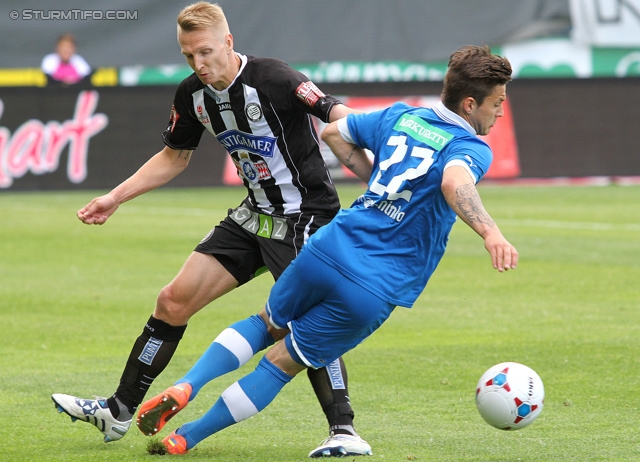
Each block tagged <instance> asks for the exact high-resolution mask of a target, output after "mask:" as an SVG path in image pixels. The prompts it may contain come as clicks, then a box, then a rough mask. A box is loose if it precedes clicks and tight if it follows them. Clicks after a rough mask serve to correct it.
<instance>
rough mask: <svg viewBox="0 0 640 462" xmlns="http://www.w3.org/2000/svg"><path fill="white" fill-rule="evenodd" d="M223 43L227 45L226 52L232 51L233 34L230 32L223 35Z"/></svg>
mask: <svg viewBox="0 0 640 462" xmlns="http://www.w3.org/2000/svg"><path fill="white" fill-rule="evenodd" d="M225 44H226V46H227V52H231V51H233V35H231V34H230V33H229V34H227V36H226V37H225Z"/></svg>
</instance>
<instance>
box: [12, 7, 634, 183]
mask: <svg viewBox="0 0 640 462" xmlns="http://www.w3.org/2000/svg"><path fill="white" fill-rule="evenodd" d="M189 3H192V2H191V1H181V0H178V1H175V0H172V1H169V0H126V1H125V0H110V1H109V2H106V1H99V0H94V1H79V0H56V1H54V2H51V1H43V0H39V1H38V0H21V1H18V0H4V1H3V2H2V5H0V30H2V32H3V39H2V42H1V43H2V45H0V193H1V192H2V191H8V190H32V189H79V188H80V189H88V188H110V187H112V186H113V185H115V184H117V183H118V182H119V181H121V180H122V179H124V178H126V177H127V176H129V175H130V174H131V173H132V172H133V171H134V170H135V169H136V168H137V167H138V166H139V165H141V164H142V163H143V162H144V161H146V159H148V158H149V157H150V156H151V155H153V154H155V152H157V151H159V150H160V149H162V146H163V145H162V140H161V137H160V134H161V132H162V130H163V129H164V127H165V126H166V124H167V122H168V118H169V111H170V108H171V102H172V99H173V93H174V91H175V88H176V86H177V84H178V83H179V82H180V81H181V80H182V79H183V78H185V77H186V76H188V75H189V74H190V73H191V70H190V69H189V68H188V66H186V64H185V62H184V59H183V57H182V55H181V54H180V49H179V46H178V44H177V41H176V21H175V20H176V16H177V14H178V12H179V11H180V9H182V8H183V7H184V6H186V5H188V4H189ZM218 3H219V4H220V5H221V6H222V7H223V9H224V10H225V13H226V15H227V19H228V21H229V25H230V29H231V32H232V34H233V36H234V40H235V49H236V51H238V52H240V53H243V54H251V55H255V56H270V57H277V58H280V59H283V60H285V61H287V62H288V63H289V64H290V65H291V66H293V67H294V68H296V69H298V70H300V71H301V72H304V73H305V74H306V75H307V76H309V78H310V79H312V80H313V81H314V82H315V83H316V84H318V85H319V86H320V87H321V89H322V90H324V91H325V92H326V93H331V94H334V95H336V96H339V97H340V98H341V99H343V101H344V102H345V103H346V104H348V105H351V106H354V107H358V108H361V109H364V110H374V109H377V108H380V107H383V106H386V105H388V104H390V103H392V102H393V101H396V100H401V99H402V100H405V101H407V102H409V103H410V104H416V105H430V104H433V103H434V102H436V101H437V100H438V95H439V93H440V88H441V81H442V78H443V75H444V72H445V70H446V63H447V60H448V57H449V55H450V54H451V52H453V51H454V50H455V49H457V48H458V47H460V46H462V45H467V44H475V45H482V44H487V45H489V46H490V47H491V48H492V50H493V51H494V52H496V53H499V54H502V55H504V56H506V57H507V58H508V59H509V60H510V61H511V64H512V66H513V70H514V81H513V82H511V83H510V84H509V86H508V90H507V94H508V98H509V99H508V104H507V107H506V109H507V113H506V114H505V117H504V118H503V119H501V120H500V123H499V124H498V125H496V127H494V129H493V130H492V133H491V134H490V135H489V137H487V142H489V144H490V145H491V146H492V148H493V150H494V153H495V155H496V159H495V161H494V165H493V166H492V171H491V172H490V175H488V177H489V178H490V179H494V180H496V181H513V180H519V181H522V180H523V179H533V178H535V179H540V178H547V179H549V178H553V179H557V178H566V179H570V180H571V181H574V182H584V181H595V182H605V183H611V182H619V183H620V182H635V181H636V178H637V177H639V176H640V156H638V155H637V153H638V152H640V137H639V136H638V135H637V131H638V130H637V128H638V124H639V121H640V0H518V1H513V0H340V1H339V0H323V1H312V0H261V1H259V2H256V1H249V0H220V1H219V2H218ZM63 34H71V35H72V38H73V40H75V53H76V54H77V55H78V56H80V57H82V59H83V60H84V62H85V63H87V67H88V68H89V69H88V71H87V72H81V71H74V70H73V69H67V71H68V74H69V75H71V77H70V79H69V78H67V77H64V76H63V75H62V74H64V72H63V71H62V70H58V71H51V69H52V66H54V64H52V63H55V62H57V61H56V59H58V58H56V57H55V56H54V54H55V51H56V47H57V41H58V39H59V38H60V37H61V36H62V35H63ZM47 55H50V56H48V57H47V59H48V60H49V61H48V64H47V65H46V66H45V59H44V58H45V57H46V56H47ZM55 72H58V74H55ZM318 129H322V126H321V124H318ZM325 154H326V159H327V162H328V163H329V164H330V168H331V169H332V173H333V174H334V177H335V178H336V179H338V180H341V179H344V180H349V175H348V173H346V172H345V171H344V170H343V169H341V167H340V166H339V165H337V164H335V161H334V160H333V158H332V156H331V154H330V153H325ZM193 162H194V163H195V164H196V165H197V167H196V168H193V167H192V168H190V169H187V172H185V173H184V174H183V175H181V176H180V177H179V178H177V179H176V180H174V181H173V182H172V183H171V185H173V186H202V185H223V184H226V185H234V184H238V179H237V176H236V175H235V173H234V167H233V165H232V164H231V165H230V163H228V161H227V160H226V156H225V153H224V151H223V150H222V148H221V147H220V146H219V145H218V144H217V143H216V141H215V140H214V139H213V137H212V136H210V135H208V134H204V136H203V138H202V143H201V146H200V148H199V149H198V150H197V155H195V156H194V160H193Z"/></svg>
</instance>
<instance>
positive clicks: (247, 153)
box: [52, 2, 371, 457]
mask: <svg viewBox="0 0 640 462" xmlns="http://www.w3.org/2000/svg"><path fill="white" fill-rule="evenodd" d="M178 42H179V44H180V47H181V50H182V53H183V55H184V56H185V58H186V59H187V62H188V63H189V65H190V66H191V67H192V69H193V70H194V74H192V75H191V76H190V77H187V78H186V79H185V80H184V81H183V82H182V83H181V84H180V86H179V87H178V90H177V91H176V95H175V98H174V102H173V108H172V111H171V117H170V121H169V123H168V126H167V128H166V129H165V131H164V133H163V139H164V142H165V144H166V146H165V148H164V149H163V150H162V151H160V152H159V153H157V154H156V155H155V156H153V157H152V158H151V159H150V160H149V161H148V162H147V163H146V164H145V165H143V166H142V167H141V168H140V169H139V170H138V171H137V172H136V173H135V174H134V175H132V176H131V177H130V178H129V179H127V180H125V181H124V182H123V183H121V184H120V185H119V186H117V187H116V188H114V189H113V190H112V191H111V192H110V193H108V194H106V195H104V196H100V197H98V198H95V199H94V200H92V201H91V202H90V203H89V204H87V205H86V206H85V207H84V208H82V209H81V210H79V211H78V218H79V219H80V220H81V221H83V222H84V223H86V224H103V223H105V222H106V220H107V219H108V218H109V217H110V216H111V215H112V214H113V213H114V212H115V211H116V210H117V208H118V207H119V206H120V205H121V204H122V203H124V202H126V201H128V200H131V199H133V198H135V197H137V196H139V195H141V194H144V193H145V192H148V191H150V190H152V189H155V188H157V187H159V186H161V185H163V184H165V183H167V182H168V181H169V180H171V179H172V178H174V177H175V176H177V175H178V174H179V173H180V172H182V171H183V170H184V169H185V168H186V167H187V165H188V163H189V160H190V157H191V155H192V152H193V151H194V150H195V149H196V148H197V146H198V143H199V140H200V137H201V135H202V133H203V132H204V131H205V130H207V131H209V132H211V133H212V134H213V135H214V136H216V137H217V139H218V140H219V141H220V143H221V144H222V145H223V146H224V147H225V148H226V149H227V151H228V152H229V154H230V155H231V157H232V159H233V161H234V163H235V164H236V166H237V168H238V174H239V176H240V177H241V178H242V180H243V183H244V185H245V187H246V188H247V191H248V195H247V197H246V198H245V200H244V201H243V202H242V204H240V205H239V206H238V207H237V208H236V209H233V210H230V213H229V215H228V217H227V218H225V219H224V220H223V221H222V222H221V223H220V224H219V225H218V226H216V227H215V228H214V229H213V230H212V231H211V232H210V233H209V235H208V236H206V237H205V238H204V239H203V240H202V242H201V243H200V244H198V246H197V247H196V249H195V251H194V252H193V253H192V254H191V255H190V256H189V258H188V259H187V261H186V262H185V264H184V266H183V268H182V269H181V270H180V272H179V273H178V275H177V276H176V277H175V279H174V280H173V281H172V282H171V283H169V284H168V285H167V286H166V287H164V288H163V289H162V291H161V292H160V294H159V296H158V299H157V302H156V307H155V311H154V313H153V315H152V316H151V317H150V318H149V320H148V321H147V324H146V326H145V328H144V330H143V332H142V334H141V335H140V336H139V337H138V339H137V340H136V342H135V343H134V346H133V348H132V351H131V354H130V356H129V359H128V361H127V363H126V366H125V369H124V371H123V374H122V377H121V379H120V384H119V386H118V388H117V390H116V392H115V393H114V395H113V396H112V397H110V398H108V399H97V400H87V399H80V398H76V397H74V396H70V395H64V394H54V395H53V396H52V398H53V400H54V402H55V403H56V406H57V407H58V410H59V411H60V412H63V411H64V412H66V413H67V414H69V415H71V416H72V418H79V419H82V420H85V421H88V422H91V423H93V424H94V425H96V427H98V429H100V430H101V431H102V432H103V433H104V435H105V437H104V440H105V441H106V442H109V441H114V440H117V439H120V438H122V436H124V434H125V433H126V432H127V430H128V428H129V426H130V424H131V420H132V417H133V414H134V413H135V412H136V409H137V407H138V405H139V404H140V403H141V402H142V400H143V399H144V396H145V394H146V392H147V390H148V389H149V387H150V386H151V384H152V383H153V381H154V379H155V378H156V377H157V376H158V375H159V374H160V373H161V372H162V371H163V370H164V368H165V367H166V366H167V364H168V363H169V361H170V360H171V357H172V355H173V353H174V352H175V350H176V348H177V346H178V343H179V341H180V339H181V338H182V335H183V333H184V331H185V329H186V325H187V322H188V320H189V319H190V318H191V316H193V315H194V314H195V313H197V312H198V311H199V310H200V309H202V308H203V307H205V306H206V305H208V304H209V303H211V302H212V301H214V300H216V299H217V298H219V297H220V296H222V295H224V294H225V293H227V292H229V291H231V290H233V289H234V288H236V287H238V286H240V285H242V284H244V283H246V282H248V281H249V280H250V279H252V278H253V277H254V276H255V275H256V274H259V273H260V272H261V271H263V269H264V268H266V269H268V270H269V271H271V273H272V275H273V276H274V278H276V279H277V278H278V277H279V276H280V274H281V273H282V271H283V270H284V269H285V268H286V267H287V266H288V264H289V263H290V262H291V261H292V260H293V259H294V258H295V256H296V255H297V254H298V252H299V251H300V249H301V247H302V245H303V244H304V243H305V241H306V238H307V237H308V236H310V235H312V234H313V233H314V232H315V231H316V230H317V229H319V227H321V226H323V225H324V224H326V223H328V222H329V221H330V220H331V219H332V218H333V216H334V215H335V214H336V213H337V212H338V210H339V207H340V204H339V201H338V196H337V193H336V190H335V187H334V185H333V183H332V181H331V178H330V177H329V174H328V171H327V167H326V165H325V164H324V161H323V159H322V156H321V154H320V149H319V145H318V137H317V134H316V133H315V130H314V128H313V123H312V120H311V116H316V117H318V118H320V119H321V120H323V121H325V122H331V121H334V120H337V119H339V118H341V117H344V116H346V115H347V114H348V113H350V112H354V111H352V110H351V109H349V108H347V107H346V106H344V105H342V104H341V103H340V101H339V100H337V99H336V98H334V97H332V96H329V95H325V94H323V93H322V92H321V91H320V90H319V89H318V88H317V87H316V86H315V85H314V84H313V82H311V81H310V80H309V79H308V78H307V77H306V76H304V75H303V74H301V73H299V72H297V71H295V70H293V69H292V68H290V67H289V66H288V65H286V64H285V63H284V62H282V61H279V60H276V59H270V58H255V57H251V56H245V55H241V54H239V53H236V52H235V51H234V49H233V37H232V35H231V34H230V32H229V28H228V25H227V22H226V19H225V17H224V14H223V12H222V10H221V9H220V8H219V7H218V6H217V5H213V4H210V3H207V2H199V3H196V4H194V5H191V6H189V7H187V8H185V9H184V10H183V11H182V12H181V13H180V15H179V16H178ZM348 166H350V167H351V168H352V169H353V170H354V172H356V174H358V176H359V177H360V178H361V179H363V180H364V181H368V179H369V175H370V173H371V164H370V161H369V160H368V158H367V157H366V155H365V153H364V152H363V151H361V150H360V151H356V152H354V153H353V155H352V157H351V159H350V162H349V165H348ZM267 326H269V327H267ZM286 332H287V331H286V330H280V331H278V330H275V329H274V328H273V327H271V326H270V324H269V323H268V322H267V316H266V313H265V312H264V310H263V311H262V312H261V313H259V314H258V315H256V316H251V317H250V318H247V319H245V320H242V321H239V322H238V323H235V324H234V325H232V326H230V327H229V328H228V329H225V331H223V332H222V333H221V334H220V335H219V336H218V337H217V338H216V339H215V340H214V346H215V348H214V349H213V350H212V351H213V352H214V355H215V359H214V360H213V361H211V362H212V366H211V367H208V368H206V369H207V371H208V373H207V376H206V377H202V376H194V375H189V374H187V375H186V376H185V377H184V378H182V379H181V380H179V381H178V382H176V384H180V387H172V388H170V389H169V390H167V391H166V392H165V393H163V394H161V395H159V396H158V397H156V398H154V399H152V400H150V401H152V403H151V404H150V406H149V407H147V408H146V409H145V408H141V409H140V413H139V416H138V425H139V428H140V429H141V431H143V433H145V434H155V433H157V432H158V431H159V430H160V429H161V428H162V426H163V425H164V423H166V421H167V420H168V419H169V418H171V417H172V416H173V415H174V414H175V413H176V412H178V411H179V410H180V409H181V408H182V407H184V406H186V404H187V403H188V401H190V400H191V399H193V398H194V397H195V395H196V394H197V392H198V391H199V388H200V387H201V386H202V385H204V384H205V383H206V382H208V381H209V380H211V379H212V378H214V377H217V376H219V375H222V374H224V373H227V372H229V371H231V370H234V369H236V368H238V367H240V366H241V365H242V364H244V363H245V362H246V361H248V360H249V358H251V356H252V355H254V354H255V353H257V352H258V351H260V350H262V349H264V348H266V347H268V346H269V345H271V344H272V343H273V342H274V341H275V340H278V339H280V338H282V337H283V336H284V335H285V333H286ZM210 350H211V349H210ZM201 360H207V358H206V357H203V359H201ZM328 366H329V367H328V368H324V369H319V370H311V369H310V373H309V378H310V380H311V383H312V385H313V388H314V390H315V392H316V395H317V396H318V399H319V401H320V404H321V407H322V409H323V411H324V412H325V414H326V416H327V420H328V422H329V427H330V437H329V438H328V439H327V440H325V442H323V444H322V445H321V447H319V448H317V449H316V450H314V451H312V452H311V453H310V456H312V457H317V456H327V455H332V456H333V455H335V456H338V455H344V454H347V453H349V454H370V453H371V448H370V446H369V445H368V444H367V443H366V442H365V441H364V440H362V439H361V438H360V437H359V436H358V435H357V433H356V431H355V429H354V427H353V417H354V413H353V410H352V408H351V405H350V400H349V395H348V388H347V375H346V370H345V368H344V363H343V362H342V360H337V361H336V362H335V364H331V365H328ZM328 369H329V370H330V372H329V371H328ZM185 384H186V386H185ZM165 398H166V399H165ZM154 400H155V401H154ZM174 401H175V402H177V403H178V404H179V406H173V403H174ZM161 402H168V403H169V404H171V405H170V406H169V407H168V408H165V407H164V406H163V405H159V403H161ZM146 404H147V403H145V406H146ZM174 408H175V409H174Z"/></svg>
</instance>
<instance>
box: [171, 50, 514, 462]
mask: <svg viewBox="0 0 640 462" xmlns="http://www.w3.org/2000/svg"><path fill="white" fill-rule="evenodd" d="M510 80H511V66H510V64H509V62H508V61H507V60H506V59H505V58H502V57H500V56H497V55H493V54H492V53H491V51H490V50H489V48H488V47H486V46H484V47H477V46H466V47H463V48H461V49H459V50H457V51H456V52H454V53H453V54H452V55H451V57H450V60H449V67H448V70H447V74H446V76H445V80H444V88H443V92H442V102H440V103H438V104H437V105H436V106H435V107H434V108H433V109H427V108H416V107H410V106H407V105H406V104H402V103H397V104H394V105H393V106H391V107H390V108H388V109H385V110H382V111H378V112H373V113H369V114H357V115H356V114H352V115H349V116H347V117H346V118H343V119H340V120H338V121H334V122H332V123H331V124H329V126H328V127H327V128H326V129H325V131H324V132H323V134H322V139H323V140H324V141H325V142H326V143H327V144H328V145H329V146H330V147H331V149H332V150H333V152H334V154H336V155H337V156H338V157H339V158H340V159H341V160H342V161H343V162H344V163H345V164H347V165H349V166H350V167H351V168H352V170H353V171H354V172H356V173H359V174H362V172H363V170H362V169H365V170H364V171H366V169H367V165H366V163H364V162H362V158H361V157H359V156H358V155H357V153H358V152H359V151H358V148H366V149H369V150H371V151H372V152H373V153H374V164H373V174H372V175H371V179H370V181H369V187H368V189H367V191H366V192H365V193H364V194H363V195H362V196H361V197H360V198H358V199H357V200H356V201H355V203H354V204H353V205H352V206H351V208H349V209H346V210H342V211H341V212H340V213H339V214H338V215H337V216H336V218H334V220H333V221H332V222H331V223H329V224H328V225H326V226H324V227H323V228H321V229H320V230H318V231H317V232H316V233H315V234H314V235H313V236H311V237H310V238H309V240H308V242H307V245H306V246H305V247H304V248H303V250H302V252H301V253H300V254H299V255H298V257H297V258H296V259H295V260H294V261H293V263H292V264H291V265H290V266H289V267H287V269H286V270H285V271H284V273H283V274H282V276H281V277H280V279H278V281H277V282H276V284H275V285H274V286H273V288H272V290H271V293H270V295H269V298H268V301H267V304H266V311H267V313H268V315H269V321H270V323H271V325H273V326H274V327H276V328H288V329H289V330H290V333H289V334H288V335H287V336H285V338H284V340H283V341H281V342H279V343H277V344H275V345H274V346H273V347H272V348H271V349H270V350H269V351H268V352H267V354H266V355H265V356H264V357H263V358H262V360H261V361H260V363H259V364H258V366H257V367H256V369H255V370H254V371H253V372H251V373H250V374H248V375H247V376H245V377H244V378H242V379H240V380H239V381H238V382H236V383H234V384H233V385H231V386H230V387H229V388H227V389H226V390H225V391H224V392H223V393H222V396H221V397H220V398H219V399H218V401H217V402H216V403H215V404H214V405H213V407H212V408H211V409H210V410H209V411H208V412H207V413H205V415H204V416H202V417H201V418H200V419H198V420H196V421H193V422H189V423H186V424H184V425H182V426H181V427H180V428H178V429H177V430H176V431H174V432H173V433H171V434H170V435H169V436H167V437H166V438H165V439H164V440H163V444H164V447H165V448H166V450H167V451H168V452H169V453H172V454H183V453H185V452H187V451H188V450H189V449H192V448H193V447H194V446H195V445H196V444H198V443H199V442H200V441H202V440H203V439H204V438H206V437H208V436H209V435H212V434H213V433H216V432H218V431H220V430H222V429H223V428H226V427H228V426H229V425H232V424H234V423H236V422H239V421H241V420H244V419H246V418H248V417H251V416H252V415H254V414H256V413H258V412H259V411H261V410H262V409H264V408H265V407H266V406H267V405H268V404H269V403H270V402H271V401H272V400H273V399H274V398H275V396H276V395H277V394H278V393H279V391H280V390H281V389H282V388H283V387H284V386H285V385H286V384H287V383H288V382H289V381H291V379H292V378H293V376H295V375H296V374H298V373H299V372H301V371H303V370H305V369H307V368H314V369H315V368H322V367H325V366H327V365H328V364H330V363H331V362H332V361H334V360H335V359H336V358H338V357H340V356H341V355H343V354H344V353H346V352H347V351H349V350H351V349H352V348H354V347H356V346H357V345H358V344H359V343H361V342H362V341H363V340H364V339H365V338H367V337H368V336H369V335H371V334H372V333H373V332H374V331H375V330H376V329H377V328H378V327H380V325H381V324H382V323H383V322H384V321H385V320H386V319H387V318H388V317H389V315H390V314H391V312H392V311H393V310H394V308H395V307H396V306H404V307H411V306H412V305H413V303H414V302H415V300H416V299H417V297H418V296H419V295H420V293H421V292H422V291H423V289H424V288H425V286H426V284H427V281H428V280H429V277H430V276H431V274H432V273H433V271H434V270H435V268H436V267H437V265H438V263H439V261H440V259H441V258H442V255H443V253H444V250H445V247H446V244H447V239H448V236H449V232H450V230H451V227H452V226H453V224H454V222H455V220H456V217H460V218H461V219H462V220H463V221H464V222H465V223H466V224H467V225H469V226H470V227H471V228H472V229H473V230H474V231H476V232H477V233H478V234H479V235H480V236H481V237H482V239H483V240H484V245H485V248H486V249H487V251H488V252H489V254H490V256H491V263H492V265H493V267H494V268H495V269H497V270H498V271H500V272H502V271H506V270H509V269H513V268H515V267H516V265H517V263H518V252H517V251H516V249H515V248H514V247H513V246H512V245H511V244H510V243H509V242H508V241H507V240H506V239H505V238H504V237H503V235H502V233H501V232H500V230H499V229H498V227H497V225H496V223H495V222H494V221H493V219H492V218H491V217H490V216H489V214H488V213H487V211H486V210H485V208H484V206H483V204H482V201H481V200H480V197H479V195H478V191H477V190H476V187H475V184H476V183H477V182H478V181H479V180H480V179H481V178H482V177H483V175H484V174H485V173H486V172H487V170H488V169H489V165H490V164H491V160H492V153H491V149H490V148H489V146H488V145H487V144H486V143H485V142H484V141H482V140H481V139H480V138H478V135H486V134H487V133H488V132H489V130H490V128H491V127H492V126H493V125H494V123H495V122H496V120H497V118H498V117H500V116H502V115H503V108H502V103H503V102H504V100H505V98H506V84H507V82H508V81H510ZM216 361H219V359H218V358H216V357H215V356H214V355H207V352H205V354H204V355H203V356H202V358H201V359H200V360H199V361H198V363H197V364H196V365H195V366H194V367H193V368H192V370H191V371H190V372H189V373H188V374H187V376H186V377H196V378H197V377H198V375H199V374H201V373H205V371H206V370H207V369H208V368H209V367H213V366H214V365H215V363H216ZM202 385H203V383H201V382H198V383H196V384H194V383H189V382H188V381H187V383H183V384H177V386H193V387H194V389H195V388H196V387H197V388H199V387H201V386H202ZM310 455H312V456H316V455H317V454H314V453H312V454H310ZM318 455H321V454H318Z"/></svg>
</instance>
